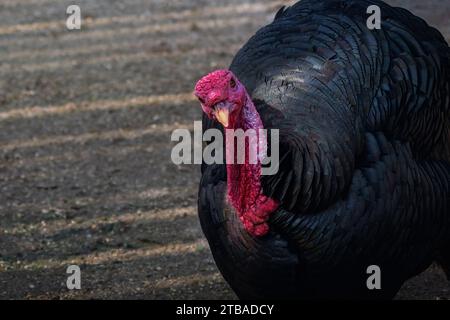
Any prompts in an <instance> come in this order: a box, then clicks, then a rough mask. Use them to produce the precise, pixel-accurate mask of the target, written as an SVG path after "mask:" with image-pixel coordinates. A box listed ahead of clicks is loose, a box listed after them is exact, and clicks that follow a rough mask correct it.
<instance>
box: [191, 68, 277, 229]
mask: <svg viewBox="0 0 450 320" xmlns="http://www.w3.org/2000/svg"><path fill="white" fill-rule="evenodd" d="M194 93H195V95H196V96H197V98H198V99H199V100H200V103H201V106H202V109H203V112H205V114H206V115H207V116H208V117H209V118H210V119H214V120H217V121H219V122H220V123H221V124H222V125H223V126H224V128H225V129H243V130H244V131H245V130H247V129H254V130H256V132H257V133H258V130H259V129H263V128H264V127H263V123H262V121H261V118H260V116H259V114H258V111H257V110H256V108H255V105H254V104H253V102H252V100H251V98H250V96H249V95H248V93H247V90H246V89H245V87H244V85H242V83H241V82H240V81H239V80H238V79H237V78H236V76H235V75H234V74H233V73H232V72H231V71H229V70H217V71H214V72H212V73H210V74H208V75H206V76H204V77H203V78H202V79H200V80H199V81H198V82H197V85H196V86H195V92H194ZM248 143H249V140H248V139H246V145H245V149H246V150H245V163H244V164H237V163H236V162H235V163H234V164H228V163H227V185H228V200H229V202H230V203H231V205H232V206H233V207H234V208H235V209H236V211H237V213H238V215H239V218H240V220H241V221H242V223H243V225H244V227H245V229H246V230H247V231H248V232H249V233H250V234H251V235H253V236H263V235H265V234H267V232H268V231H269V226H268V224H267V220H268V219H269V214H270V213H272V212H273V211H275V210H276V209H277V208H278V205H279V204H278V203H277V202H276V201H275V200H274V199H271V198H269V197H266V196H265V195H263V194H262V188H261V163H260V162H259V161H258V162H257V163H256V164H250V163H249V152H248V151H249V146H248ZM225 144H226V150H225V151H226V154H227V159H231V158H230V153H232V156H233V157H235V153H233V152H234V151H235V150H236V149H234V148H235V146H234V144H233V142H232V141H231V143H230V141H228V140H227V139H226V142H225Z"/></svg>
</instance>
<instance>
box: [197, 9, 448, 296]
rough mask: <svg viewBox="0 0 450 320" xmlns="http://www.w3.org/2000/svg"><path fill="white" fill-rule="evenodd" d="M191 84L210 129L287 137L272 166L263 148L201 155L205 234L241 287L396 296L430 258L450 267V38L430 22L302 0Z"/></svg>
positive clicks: (399, 12) (276, 292) (255, 292)
mask: <svg viewBox="0 0 450 320" xmlns="http://www.w3.org/2000/svg"><path fill="white" fill-rule="evenodd" d="M370 5H377V6H379V8H380V9H381V19H382V20H381V29H374V30H369V28H368V27H367V24H366V22H367V18H368V17H369V15H368V14H367V8H368V7H369V6H370ZM195 95H196V96H197V97H198V99H199V100H200V103H201V106H202V109H203V111H204V112H203V130H207V129H211V128H216V129H219V130H222V132H224V129H243V130H248V129H255V130H257V129H261V128H264V129H277V130H278V132H279V166H278V171H277V173H276V174H273V175H262V174H261V170H262V168H263V167H264V165H263V164H262V160H261V159H259V160H258V161H257V162H256V163H250V162H248V158H245V163H241V164H239V163H235V162H231V163H230V162H229V161H227V162H226V163H225V164H220V163H216V164H206V163H203V165H202V177H201V182H200V187H199V195H198V210H199V217H200V222H201V226H202V230H203V232H204V234H205V236H206V238H207V240H208V242H209V245H210V249H211V251H212V254H213V257H214V260H215V262H216V264H217V266H218V268H219V270H220V272H221V273H222V275H223V277H224V278H225V280H226V281H227V282H228V283H229V285H230V286H231V288H232V289H233V290H234V292H235V293H236V294H237V296H238V297H239V298H241V299H264V298H269V299H320V298H339V299H342V298H348V299H352V298H358V299H391V298H393V297H394V296H395V295H396V293H397V292H398V290H399V289H400V287H401V286H402V284H403V283H404V282H405V281H406V280H407V279H409V278H411V277H413V276H415V275H417V274H419V273H420V272H422V271H424V270H425V269H427V268H428V267H429V266H430V264H431V263H433V262H438V263H439V264H440V265H441V266H442V267H443V269H444V270H445V271H446V273H447V276H450V212H449V208H450V126H449V124H450V117H449V104H450V103H449V100H450V49H449V47H448V44H447V43H446V41H445V40H444V38H443V37H442V35H441V34H440V33H439V32H438V31H437V30H436V29H434V28H432V27H430V26H428V25H427V24H426V22H425V21H423V20H422V19H420V18H418V17H416V16H414V15H413V14H411V13H410V12H409V11H407V10H405V9H401V8H394V7H391V6H389V5H387V4H385V3H384V2H382V1H376V0H373V1H366V0H360V1H357V0H349V1H341V0H326V1H325V0H303V1H300V2H298V3H296V4H295V5H293V6H291V7H288V8H285V7H283V8H282V9H281V10H280V11H279V12H278V13H277V14H276V16H275V19H274V21H273V22H272V23H271V24H269V25H268V26H265V27H263V28H262V29H260V30H259V31H258V32H257V33H256V34H255V35H254V36H253V37H252V38H251V39H250V40H249V41H248V42H247V43H246V44H245V45H244V46H243V47H242V48H241V49H240V50H239V52H238V53H237V54H236V56H235V57H234V59H233V61H232V63H231V66H230V67H229V70H217V71H214V72H212V73H210V74H208V75H206V76H205V77H203V78H202V79H200V80H199V82H198V83H197V84H196V87H195ZM269 139H270V134H269ZM230 140H232V139H226V138H225V153H226V154H227V156H228V153H231V152H232V151H233V150H234V149H233V148H234V146H233V145H232V142H231V141H230ZM250 144H251V142H250V139H249V140H247V142H246V144H245V149H246V150H247V149H249V147H250ZM267 145H268V146H270V143H267ZM270 153H271V150H267V154H270ZM370 266H377V267H379V275H380V278H379V280H380V286H378V287H376V288H373V287H370V286H368V282H369V281H368V278H369V277H370V275H371V273H370V272H368V270H370Z"/></svg>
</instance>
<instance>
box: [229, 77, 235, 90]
mask: <svg viewBox="0 0 450 320" xmlns="http://www.w3.org/2000/svg"><path fill="white" fill-rule="evenodd" d="M230 87H231V88H236V81H235V80H234V79H233V78H231V80H230Z"/></svg>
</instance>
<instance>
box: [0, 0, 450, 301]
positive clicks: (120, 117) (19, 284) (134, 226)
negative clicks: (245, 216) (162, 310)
mask: <svg viewBox="0 0 450 320" xmlns="http://www.w3.org/2000/svg"><path fill="white" fill-rule="evenodd" d="M387 2H388V3H390V4H393V5H399V6H403V7H405V8H407V9H409V10H411V11H412V12H413V13H415V14H417V15H419V16H421V17H422V18H424V19H425V20H426V21H427V22H428V23H429V24H431V25H433V26H435V27H437V28H438V29H439V30H440V31H441V32H442V33H443V34H444V36H445V37H446V39H447V41H449V40H450V20H449V17H450V1H443V0H429V1H422V0H408V1H407V0H393V1H387ZM292 3H293V2H292V1H280V0H277V1H270V0H255V1H251V0H123V1H112V0H111V1H107V0H95V1H94V0H91V1H88V0H85V1H83V0H78V1H66V0H58V1H57V0H2V1H1V2H0V298H3V299H10V298H21V299H69V298H78V299H91V298H101V299H108V298H115V299H117V298H126V299H129V298H146V299H166V298H167V299H176V298H178V299H201V298H208V299H219V298H230V299H234V298H235V295H234V294H233V292H232V291H231V290H230V289H229V287H228V286H227V285H226V283H225V282H224V281H223V279H222V277H221V275H220V274H219V272H218V271H217V269H216V267H215V264H214V262H213V260H212V257H211V254H210V252H209V248H208V245H207V242H206V241H205V239H204V237H203V235H202V233H201V230H200V226H199V223H198V219H197V216H196V214H197V209H196V196H197V186H198V182H199V176H200V175H199V167H198V166H194V165H191V166H176V165H174V164H172V162H171V160H170V152H171V148H172V147H173V145H174V144H173V143H172V142H171V141H170V135H171V132H172V131H173V130H174V129H176V128H192V127H193V121H194V120H200V119H201V110H200V107H199V106H198V103H196V102H195V100H194V98H193V96H192V94H191V93H192V90H193V86H194V84H195V82H196V81H197V80H198V79H199V78H200V77H201V76H202V75H204V74H206V73H208V72H209V71H211V70H213V69H217V68H226V67H227V66H228V65H229V63H230V62H231V59H232V57H233V55H234V54H235V52H236V51H237V50H238V49H239V48H240V47H241V46H242V45H243V44H244V43H245V42H246V41H247V39H248V38H249V37H250V36H251V35H252V34H253V33H254V32H255V31H256V30H258V29H259V28H260V27H261V26H263V25H264V24H267V23H269V22H270V21H271V20H272V19H273V16H274V14H275V12H276V11H277V10H278V9H279V8H280V7H281V6H282V5H288V4H292ZM71 4H77V5H79V6H80V8H81V15H82V29H81V30H73V31H69V30H67V28H66V25H65V24H66V19H67V15H66V9H67V7H68V6H69V5H71ZM70 264H77V265H79V266H80V267H81V272H82V274H81V285H82V289H81V290H72V291H71V290H68V289H67V287H66V279H67V276H68V275H67V274H66V268H67V266H68V265H70ZM398 298H400V299H449V298H450V288H449V287H448V282H446V281H445V278H444V275H443V273H442V272H441V270H440V269H439V268H438V267H436V266H432V267H431V268H430V269H429V270H428V271H427V272H425V273H424V274H422V275H420V276H419V277H417V278H415V279H413V280H411V281H410V282H408V283H407V284H406V285H405V286H404V287H403V289H402V291H401V292H400V294H399V295H398Z"/></svg>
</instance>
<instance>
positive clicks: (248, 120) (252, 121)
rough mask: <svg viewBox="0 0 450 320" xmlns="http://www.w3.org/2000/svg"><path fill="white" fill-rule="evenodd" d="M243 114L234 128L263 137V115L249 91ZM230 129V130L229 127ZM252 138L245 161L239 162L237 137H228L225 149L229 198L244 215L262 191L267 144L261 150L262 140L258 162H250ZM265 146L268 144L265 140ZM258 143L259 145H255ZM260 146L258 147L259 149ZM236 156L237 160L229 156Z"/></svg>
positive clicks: (248, 143) (246, 145)
mask: <svg viewBox="0 0 450 320" xmlns="http://www.w3.org/2000/svg"><path fill="white" fill-rule="evenodd" d="M240 112H241V114H240V116H239V117H238V119H237V121H236V123H235V124H234V126H233V130H237V129H242V130H244V132H246V130H249V129H253V130H255V133H256V137H257V139H256V141H260V139H262V137H261V136H260V130H261V129H263V128H264V126H263V123H262V121H261V118H260V116H259V114H258V111H257V110H256V107H255V105H254V103H253V101H252V99H251V98H250V96H249V95H248V94H246V102H245V104H244V106H243V107H242V109H241V111H240ZM228 132H230V131H228ZM250 140H251V139H249V138H246V139H245V143H244V145H245V161H244V163H243V164H238V163H237V152H242V150H237V147H238V146H237V145H236V143H234V141H233V139H228V137H227V135H226V137H225V146H226V147H225V152H226V159H227V165H226V168H227V184H228V199H229V201H230V202H231V204H232V205H233V207H234V208H235V209H236V210H237V211H238V214H239V215H240V216H241V215H243V214H244V213H245V212H247V211H248V209H249V208H251V207H252V206H255V204H256V202H257V199H258V196H259V195H260V193H261V162H260V159H261V156H260V154H261V155H262V154H263V152H265V148H264V147H263V148H264V149H262V150H261V148H260V146H262V145H263V144H261V143H258V148H257V149H258V153H257V161H256V163H255V164H251V163H249V158H250V157H249V151H250ZM264 146H265V144H264ZM252 147H256V146H252ZM257 149H254V150H255V151H256V150H257ZM232 159H234V161H233V163H230V161H228V160H232Z"/></svg>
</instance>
